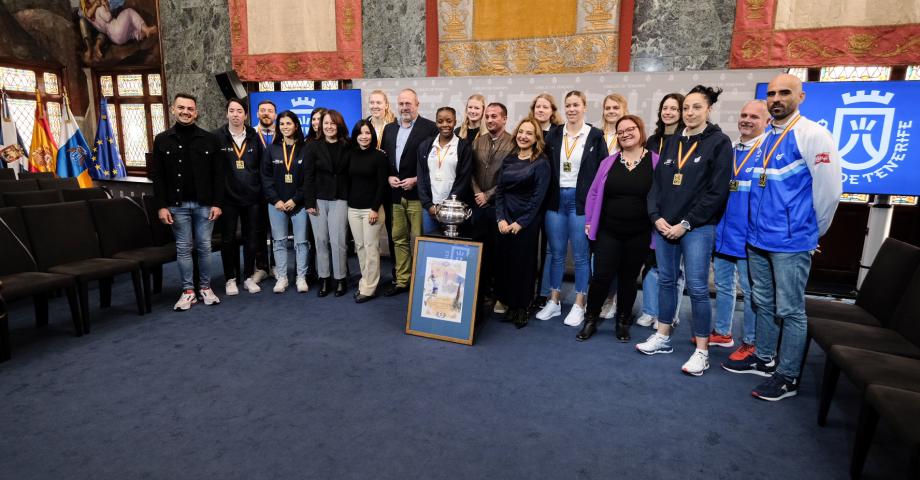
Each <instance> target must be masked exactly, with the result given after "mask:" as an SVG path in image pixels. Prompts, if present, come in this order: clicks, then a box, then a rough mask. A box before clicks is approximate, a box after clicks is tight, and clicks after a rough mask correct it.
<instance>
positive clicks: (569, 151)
mask: <svg viewBox="0 0 920 480" xmlns="http://www.w3.org/2000/svg"><path fill="white" fill-rule="evenodd" d="M580 137H581V133H579V134H578V135H575V141H573V142H572V146H571V147H569V135H568V132H566V134H565V135H563V136H562V140H563V142H564V143H565V160H566V161H567V162H570V161H571V158H572V153H574V152H575V147H576V146H577V145H578V139H579V138H580Z"/></svg>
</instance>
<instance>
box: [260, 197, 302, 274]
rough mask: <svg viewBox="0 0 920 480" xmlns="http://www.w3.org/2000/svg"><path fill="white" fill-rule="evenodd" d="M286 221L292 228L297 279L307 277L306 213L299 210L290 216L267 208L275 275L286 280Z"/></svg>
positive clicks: (270, 206) (275, 209) (270, 207)
mask: <svg viewBox="0 0 920 480" xmlns="http://www.w3.org/2000/svg"><path fill="white" fill-rule="evenodd" d="M288 219H290V220H291V224H292V225H293V226H294V258H295V259H296V261H297V277H298V278H299V277H306V276H307V222H308V221H309V220H308V219H307V211H306V209H303V208H301V209H300V210H298V211H297V213H295V214H293V215H291V214H288V213H287V212H282V211H280V210H278V209H277V208H275V206H274V205H269V206H268V221H269V223H271V227H272V253H273V254H274V255H273V256H274V257H275V272H276V273H275V274H276V275H277V276H278V278H279V279H280V278H282V277H283V278H287V271H288V267H287V260H288V255H287V237H288Z"/></svg>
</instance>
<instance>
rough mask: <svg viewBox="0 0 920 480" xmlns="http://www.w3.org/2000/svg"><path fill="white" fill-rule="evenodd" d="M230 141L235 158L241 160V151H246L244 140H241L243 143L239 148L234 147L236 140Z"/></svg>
mask: <svg viewBox="0 0 920 480" xmlns="http://www.w3.org/2000/svg"><path fill="white" fill-rule="evenodd" d="M231 143H233V151H234V152H236V159H237V160H239V161H241V162H242V161H243V152H245V151H246V140H243V145H241V146H240V148H236V142H231Z"/></svg>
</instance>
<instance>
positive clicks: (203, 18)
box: [160, 0, 231, 130]
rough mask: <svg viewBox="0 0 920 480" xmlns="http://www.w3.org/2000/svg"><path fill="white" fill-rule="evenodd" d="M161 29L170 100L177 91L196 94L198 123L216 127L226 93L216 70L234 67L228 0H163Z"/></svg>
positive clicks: (167, 89) (226, 69) (222, 120)
mask: <svg viewBox="0 0 920 480" xmlns="http://www.w3.org/2000/svg"><path fill="white" fill-rule="evenodd" d="M160 31H161V34H162V35H163V63H164V67H165V68H164V69H165V71H166V91H167V93H168V95H169V97H170V102H171V100H172V96H173V95H175V94H176V93H178V92H183V93H190V94H192V95H195V96H196V97H198V110H199V112H200V113H199V117H198V125H200V126H201V127H202V128H206V129H208V130H210V129H213V128H217V127H218V126H220V125H221V124H222V123H224V121H225V115H224V113H223V112H224V96H223V94H222V93H221V92H220V87H218V85H217V81H216V80H215V79H214V74H216V73H220V72H226V71H228V70H230V68H231V67H230V66H231V61H230V12H229V9H228V7H227V0H160ZM172 121H173V120H172V119H170V123H172Z"/></svg>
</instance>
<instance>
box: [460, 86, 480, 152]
mask: <svg viewBox="0 0 920 480" xmlns="http://www.w3.org/2000/svg"><path fill="white" fill-rule="evenodd" d="M485 110H486V97H483V96H482V95H481V94H479V93H474V94H472V95H470V98H468V99H466V114H465V115H464V118H463V123H462V124H461V125H460V126H459V127H457V129H456V130H455V131H454V135H456V136H458V137H460V138H462V139H464V140H466V141H467V142H470V143H471V144H472V143H473V140H476V137H478V136H479V132H480V131H482V130H481V128H480V126H481V125H482V114H483V113H485Z"/></svg>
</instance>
